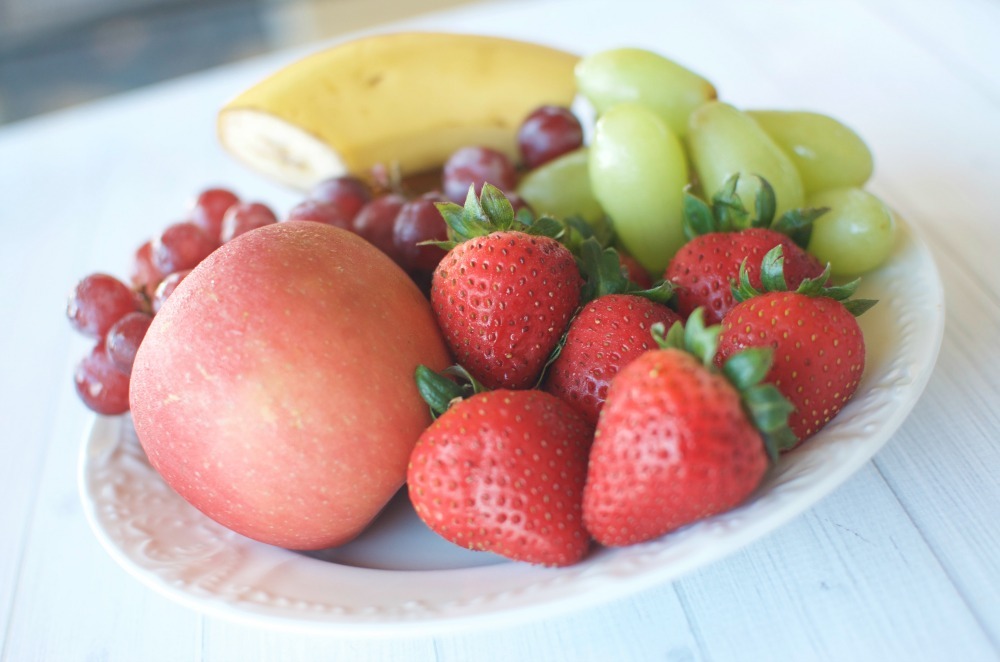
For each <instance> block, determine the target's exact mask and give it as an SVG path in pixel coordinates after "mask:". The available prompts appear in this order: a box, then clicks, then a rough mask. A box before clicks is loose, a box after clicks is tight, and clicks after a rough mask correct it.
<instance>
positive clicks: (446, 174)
mask: <svg viewBox="0 0 1000 662" xmlns="http://www.w3.org/2000/svg"><path fill="white" fill-rule="evenodd" d="M485 182H488V183H490V184H492V185H493V186H496V187H497V188H498V189H500V190H501V191H508V190H509V191H513V190H514V187H515V186H517V171H516V170H515V169H514V164H513V163H511V161H510V159H509V158H507V155H506V154H503V153H502V152H498V151H497V150H495V149H490V148H488V147H463V148H462V149H459V150H458V151H456V152H455V153H454V154H452V155H451V156H450V157H449V158H448V161H447V162H445V164H444V171H443V173H442V175H441V184H442V186H443V188H444V195H445V197H446V198H448V199H449V200H451V201H452V202H456V203H458V204H462V203H464V202H465V198H466V196H467V195H468V194H469V186H473V185H474V186H475V187H476V195H479V194H480V193H482V190H483V183H485Z"/></svg>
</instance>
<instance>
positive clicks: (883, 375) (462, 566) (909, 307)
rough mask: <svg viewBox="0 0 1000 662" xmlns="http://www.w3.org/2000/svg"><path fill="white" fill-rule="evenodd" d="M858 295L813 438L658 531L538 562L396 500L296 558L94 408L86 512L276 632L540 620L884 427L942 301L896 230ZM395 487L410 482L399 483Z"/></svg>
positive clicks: (921, 261)
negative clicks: (236, 527) (352, 536)
mask: <svg viewBox="0 0 1000 662" xmlns="http://www.w3.org/2000/svg"><path fill="white" fill-rule="evenodd" d="M859 296H864V297H870V298H878V299H880V303H879V304H878V305H877V306H875V308H873V309H872V310H870V311H869V312H867V313H866V314H865V315H864V316H862V317H861V318H860V321H861V323H862V327H863V329H864V332H865V338H866V342H867V345H868V363H867V367H866V372H865V377H864V380H863V381H862V383H861V386H860V389H859V391H858V393H857V395H856V397H855V398H854V399H853V400H852V401H851V402H850V403H849V405H848V406H847V407H846V408H845V409H844V410H843V411H842V412H841V414H840V415H839V416H838V417H837V418H836V419H835V420H834V421H833V422H832V423H831V424H830V425H828V426H827V427H826V428H825V429H824V430H823V431H822V432H820V434H818V435H817V436H815V437H814V438H813V439H811V440H810V441H809V442H808V443H807V444H804V445H803V446H802V447H800V448H798V449H797V450H795V451H794V452H792V453H789V454H787V455H785V456H784V457H782V459H781V461H780V462H779V463H778V465H777V466H776V467H775V468H774V469H773V471H772V472H771V473H770V474H769V476H768V477H767V479H766V481H765V483H764V484H763V485H762V487H761V488H760V489H759V490H758V492H757V493H756V495H755V496H754V497H753V498H751V499H750V500H749V501H748V502H747V503H746V504H745V505H743V506H742V507H740V508H738V509H736V510H734V511H731V512H729V513H726V514H724V515H720V516H718V517H714V518H711V519H709V520H706V521H703V522H700V523H697V524H694V525H692V526H689V527H687V528H685V529H683V530H680V531H677V532H675V533H673V534H670V535H668V536H665V537H663V538H661V539H658V540H655V541H652V542H649V543H646V544H642V545H637V546H634V547H630V548H624V549H615V550H611V549H600V548H598V549H594V550H593V551H592V553H591V554H590V555H589V556H588V557H587V558H586V559H585V560H584V561H583V562H582V563H580V564H579V565H576V566H573V567H570V568H564V569H546V568H538V567H533V566H528V565H523V564H517V563H512V562H507V561H505V560H503V559H500V558H498V557H495V556H492V555H489V554H484V553H474V552H469V551H466V550H463V549H459V548H457V547H454V546H452V545H451V544H449V543H447V542H445V541H443V540H442V539H440V538H438V537H437V536H435V535H434V534H433V533H432V532H430V531H429V530H428V529H427V528H426V527H424V526H423V524H422V523H421V522H420V521H419V519H417V517H416V515H415V514H414V513H413V511H412V509H410V507H409V504H408V502H407V501H406V498H405V494H403V495H401V496H399V497H397V499H396V500H395V501H394V502H393V503H392V504H391V505H390V506H389V507H388V508H387V509H386V511H385V512H384V513H383V514H382V516H380V518H379V520H378V521H377V522H376V524H375V525H374V526H373V527H372V528H371V529H370V530H369V531H367V532H366V533H365V534H364V535H363V536H362V537H361V538H360V539H358V540H356V541H355V542H352V543H351V544H349V545H346V546H344V547H342V548H339V549H336V550H329V551H328V552H325V553H320V554H315V555H311V556H306V555H303V554H299V553H295V552H291V551H287V550H282V549H277V548H274V547H270V546H267V545H263V544H260V543H257V542H254V541H252V540H249V539H247V538H244V537H242V536H240V535H237V534H235V533H232V532H231V531H228V530H227V529H225V528H223V527H221V526H219V525H217V524H215V523H214V522H212V521H211V520H209V519H207V518H206V517H205V516H203V515H202V514H201V513H200V512H198V511H197V510H195V509H194V508H193V507H191V506H189V505H188V504H187V503H186V502H184V501H183V500H182V499H181V498H180V497H179V496H177V495H176V494H175V493H174V492H173V491H172V490H171V489H170V488H168V487H167V486H166V484H165V483H164V482H163V481H162V480H161V479H160V478H159V476H158V475H157V474H156V473H155V472H154V471H153V469H152V468H151V467H150V465H149V464H148V463H147V461H146V459H145V456H144V455H143V452H142V450H141V448H140V447H139V444H138V442H137V440H136V438H135V433H134V430H133V428H132V425H131V422H130V420H129V419H128V417H120V418H98V419H97V420H96V422H95V424H94V426H93V428H92V429H91V430H90V431H89V433H88V434H87V436H86V438H85V440H84V444H83V449H82V454H81V462H80V489H81V496H82V499H83V503H84V506H85V511H86V515H87V517H88V519H89V521H90V524H91V525H92V527H93V530H94V532H95V533H96V534H97V537H98V538H99V539H100V541H101V543H102V544H103V545H104V547H106V548H107V550H108V551H109V552H110V554H111V555H112V556H113V557H114V559H115V560H116V561H118V562H119V563H120V564H121V565H122V566H123V567H124V568H125V569H126V570H128V571H129V572H130V573H132V574H133V575H135V576H136V577H137V578H138V579H140V580H141V581H143V582H144V583H146V584H147V585H149V586H151V587H152V588H154V589H156V590H157V591H159V592H161V593H163V594H165V595H167V596H169V597H170V598H173V599H175V600H178V601H179V602H182V603H184V604H186V605H189V606H191V607H193V608H195V609H199V610H202V611H204V612H207V613H210V614H213V615H217V616H221V617H225V618H230V619H236V620H239V621H242V622H246V623H252V624H257V625H266V626H271V627H276V628H281V629H286V630H298V631H312V632H322V633H331V634H344V635H364V636H386V635H408V634H409V635H416V634H420V635H427V634H432V633H434V632H442V631H449V632H454V631H456V630H460V629H486V628H492V627H504V626H508V625H512V624H515V623H520V622H529V621H537V620H538V619H541V618H544V617H549V616H552V615H555V614H560V613H565V612H568V611H570V610H574V609H581V608H586V607H589V606H593V605H596V604H598V603H601V602H605V601H609V600H612V599H615V598H620V597H623V596H626V595H628V594H630V593H633V592H635V591H638V590H641V589H644V588H648V587H650V586H653V585H656V584H658V583H661V582H668V581H671V580H673V579H675V578H677V577H679V576H680V575H682V574H684V573H686V572H688V571H691V570H693V569H694V568H697V567H700V566H704V565H706V564H708V563H710V562H712V561H714V560H717V559H719V558H721V557H723V556H726V555H728V554H731V553H732V552H734V551H735V550H737V549H739V548H741V547H743V546H744V545H747V544H748V543H750V542H752V541H754V540H756V539H758V538H760V537H762V536H764V535H766V534H767V533H769V532H770V531H773V530H774V529H775V528H777V527H778V526H780V525H781V524H783V523H785V522H787V521H788V520H790V519H792V518H793V517H795V516H796V515H798V514H800V513H802V512H803V511H805V510H807V509H808V508H809V507H811V506H812V505H813V504H814V503H816V501H818V500H819V499H821V498H822V497H823V496H825V495H826V494H829V493H830V492H831V491H833V490H834V489H835V488H837V486H839V485H840V484H841V483H843V482H844V481H845V480H846V479H847V478H848V477H849V476H851V475H852V474H853V473H854V472H855V471H857V470H858V469H859V468H860V467H861V466H862V465H864V464H865V463H866V462H867V461H868V460H869V459H870V458H871V457H872V456H873V455H874V454H875V453H876V452H877V451H878V450H879V448H881V447H882V445H883V444H884V443H885V442H886V441H887V440H888V439H889V438H890V437H891V436H892V435H893V433H894V432H895V431H896V429H897V428H898V427H899V426H900V424H901V423H902V422H903V420H904V419H905V417H906V416H907V414H908V413H909V412H910V410H911V409H912V408H913V406H914V404H915V403H916V402H917V400H918V398H919V396H920V394H921V392H922V391H923V389H924V386H925V385H926V383H927V380H928V379H929V377H930V374H931V371H932V369H933V366H934V362H935V360H936V358H937V353H938V349H939V347H940V344H941V338H942V333H943V326H944V301H943V292H942V287H941V282H940V279H939V277H938V273H937V269H936V267H935V265H934V262H933V259H932V257H931V254H930V252H929V251H928V249H927V246H926V245H925V244H924V243H923V242H922V241H921V240H920V239H919V238H918V237H917V236H916V235H915V234H914V232H913V230H912V229H911V228H908V227H907V226H906V225H905V224H901V232H900V238H899V243H898V246H897V248H896V251H895V253H894V255H893V257H892V259H891V261H890V262H889V264H887V265H886V266H885V267H883V268H882V269H880V270H879V271H878V272H877V273H873V274H870V275H869V276H867V277H866V278H865V280H864V284H863V286H862V288H861V291H860V292H859ZM404 492H405V490H404Z"/></svg>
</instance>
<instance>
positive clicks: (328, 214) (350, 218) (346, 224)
mask: <svg viewBox="0 0 1000 662" xmlns="http://www.w3.org/2000/svg"><path fill="white" fill-rule="evenodd" d="M354 216H356V214H354V215H348V214H346V213H345V212H344V209H343V208H342V207H339V206H337V205H335V204H333V203H331V202H321V201H319V200H303V201H302V202H300V203H299V204H297V205H295V206H294V207H292V210H291V211H290V212H288V218H287V219H286V220H289V221H315V222H317V223H325V224H326V225H333V226H335V227H338V228H343V229H344V230H351V231H353V230H354Z"/></svg>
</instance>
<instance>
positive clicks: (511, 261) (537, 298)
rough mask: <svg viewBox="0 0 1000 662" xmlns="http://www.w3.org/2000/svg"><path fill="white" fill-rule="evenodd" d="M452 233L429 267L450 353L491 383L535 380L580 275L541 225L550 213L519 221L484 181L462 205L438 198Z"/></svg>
mask: <svg viewBox="0 0 1000 662" xmlns="http://www.w3.org/2000/svg"><path fill="white" fill-rule="evenodd" d="M438 208H439V209H440V210H441V213H442V215H443V216H444V218H445V221H446V222H447V223H448V226H449V238H450V239H451V241H449V242H446V243H439V244H438V245H442V246H444V247H445V248H448V249H449V252H448V254H447V255H445V257H444V258H443V259H442V260H441V262H440V263H439V264H438V266H437V268H436V269H435V271H434V275H433V279H432V284H431V306H432V308H433V310H434V314H435V316H436V317H437V320H438V325H439V326H440V327H441V331H442V332H443V334H444V337H445V340H446V342H447V343H448V346H449V347H450V349H451V351H452V353H453V354H454V356H455V358H456V360H457V361H458V362H459V363H460V364H462V365H463V366H464V367H465V368H467V369H468V370H469V372H470V373H471V374H472V375H473V376H475V378H476V379H478V380H480V381H481V382H483V384H485V385H486V386H487V387H489V388H501V387H503V388H509V389H521V388H529V387H531V386H533V385H535V384H536V383H537V382H538V379H539V376H540V374H541V372H542V369H543V368H544V366H545V364H546V362H547V361H548V359H549V355H550V354H551V353H552V351H553V350H554V349H555V348H556V346H557V345H558V343H559V340H560V338H561V337H562V334H563V332H564V331H565V329H566V325H567V324H568V323H569V320H570V318H571V317H572V315H573V313H574V311H575V310H576V308H577V306H578V305H579V303H580V289H581V287H582V284H583V280H582V278H581V276H580V272H579V269H578V268H577V266H576V261H575V258H574V257H573V254H572V253H571V252H570V251H569V250H568V249H567V248H566V247H565V246H563V245H562V244H561V243H559V242H558V241H556V240H555V239H554V238H552V237H550V236H545V233H546V232H551V233H555V232H558V231H561V226H558V224H557V223H556V222H555V221H552V219H545V218H543V219H539V221H536V222H535V223H532V224H527V223H525V222H524V221H523V220H522V219H523V218H525V216H521V215H519V216H517V217H515V215H514V211H513V208H512V206H511V204H510V202H509V201H508V200H507V198H505V197H504V195H503V193H501V192H500V191H499V190H498V189H496V188H495V187H493V186H490V185H486V186H484V187H483V193H482V195H481V198H480V199H478V200H477V199H476V197H475V194H474V192H473V191H472V190H471V189H470V192H469V196H468V198H467V200H466V203H465V207H464V208H462V207H459V206H458V205H455V204H451V203H442V204H440V205H438Z"/></svg>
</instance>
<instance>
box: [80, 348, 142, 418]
mask: <svg viewBox="0 0 1000 662" xmlns="http://www.w3.org/2000/svg"><path fill="white" fill-rule="evenodd" d="M73 382H74V383H75V385H76V392H77V393H78V394H79V396H80V399H81V400H83V403H84V404H85V405H87V406H88V407H89V408H90V409H92V410H94V411H96V412H97V413H98V414H104V415H106V416H115V415H118V414H124V413H125V412H127V411H128V383H129V378H128V375H126V374H125V373H124V372H122V371H121V370H119V369H118V368H116V367H115V364H114V363H112V361H111V358H110V357H109V356H108V353H107V352H106V351H105V347H104V341H103V340H101V341H100V342H98V343H97V345H96V346H95V347H94V349H92V350H91V352H90V354H88V355H87V356H85V357H84V358H83V360H82V361H80V363H79V364H77V366H76V372H75V373H74V375H73Z"/></svg>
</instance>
